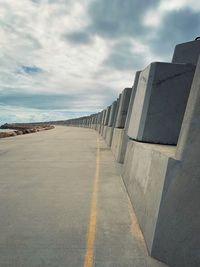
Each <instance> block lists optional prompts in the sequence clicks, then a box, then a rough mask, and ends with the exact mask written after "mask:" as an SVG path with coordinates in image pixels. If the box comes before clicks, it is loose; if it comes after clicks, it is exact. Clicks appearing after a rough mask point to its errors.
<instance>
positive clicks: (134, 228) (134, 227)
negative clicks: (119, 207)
mask: <svg viewBox="0 0 200 267" xmlns="http://www.w3.org/2000/svg"><path fill="white" fill-rule="evenodd" d="M128 210H129V215H130V218H131V232H132V234H133V236H134V237H135V238H136V240H138V241H144V236H143V234H142V231H141V229H140V226H139V223H138V220H137V217H136V215H135V212H134V210H133V207H132V204H131V201H130V199H129V197H128Z"/></svg>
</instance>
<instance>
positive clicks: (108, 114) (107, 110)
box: [104, 106, 111, 126]
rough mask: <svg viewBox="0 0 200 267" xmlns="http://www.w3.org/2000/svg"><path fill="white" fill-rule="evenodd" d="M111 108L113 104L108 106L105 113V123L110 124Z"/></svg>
mask: <svg viewBox="0 0 200 267" xmlns="http://www.w3.org/2000/svg"><path fill="white" fill-rule="evenodd" d="M110 110H111V106H109V107H107V109H106V114H105V120H104V125H106V126H107V125H108V121H109V117H110Z"/></svg>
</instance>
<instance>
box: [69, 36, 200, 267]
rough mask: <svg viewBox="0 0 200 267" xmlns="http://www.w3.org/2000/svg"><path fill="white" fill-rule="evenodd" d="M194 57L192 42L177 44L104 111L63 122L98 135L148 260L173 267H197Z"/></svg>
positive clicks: (199, 47) (199, 120) (199, 89)
mask: <svg viewBox="0 0 200 267" xmlns="http://www.w3.org/2000/svg"><path fill="white" fill-rule="evenodd" d="M199 55H200V41H198V40H197V41H192V42H188V43H183V44H180V45H177V46H176V48H175V51H174V55H173V60H172V63H165V62H154V63H151V64H150V65H149V66H147V67H146V68H145V69H144V70H142V71H138V72H136V75H135V81H134V84H133V86H132V87H131V88H125V89H124V90H123V91H122V93H121V94H120V95H119V97H118V99H117V100H115V101H114V102H113V103H112V104H111V105H110V106H108V107H107V108H106V109H104V110H102V111H101V112H99V113H97V114H92V115H91V116H87V117H83V118H77V119H72V120H68V121H67V124H68V125H71V126H78V127H87V128H92V129H95V130H96V131H98V132H99V134H100V135H102V137H103V138H104V139H105V141H106V143H107V145H108V146H109V147H111V150H112V152H113V154H114V157H115V159H116V161H117V162H119V163H123V173H122V177H123V180H124V183H125V185H126V188H127V191H128V194H129V196H130V199H131V202H132V205H133V207H134V209H135V212H136V215H137V218H138V221H139V224H140V227H141V229H142V232H143V234H144V238H145V241H146V244H147V247H148V251H149V254H150V255H151V256H153V257H155V258H157V259H159V260H161V261H163V262H165V263H167V264H168V265H169V266H172V267H173V266H174V267H189V266H190V267H193V266H194V267H198V266H200V208H199V205H200V163H199V159H200V59H199Z"/></svg>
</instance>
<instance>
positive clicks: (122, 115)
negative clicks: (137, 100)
mask: <svg viewBox="0 0 200 267" xmlns="http://www.w3.org/2000/svg"><path fill="white" fill-rule="evenodd" d="M131 91H132V88H125V89H124V90H123V92H122V95H121V99H120V102H119V110H118V114H117V119H116V124H115V127H116V128H124V125H125V123H126V116H127V112H128V107H129V102H130V97H131Z"/></svg>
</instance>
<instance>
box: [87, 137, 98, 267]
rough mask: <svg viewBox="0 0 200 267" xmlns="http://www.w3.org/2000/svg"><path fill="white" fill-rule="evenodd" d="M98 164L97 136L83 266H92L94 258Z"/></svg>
mask: <svg viewBox="0 0 200 267" xmlns="http://www.w3.org/2000/svg"><path fill="white" fill-rule="evenodd" d="M99 165H100V144H99V138H98V137H97V152H96V171H95V176H94V185H93V192H92V200H91V210H90V222H89V225H88V232H87V250H86V254H85V260H84V267H92V265H93V258H94V241H95V234H96V222H97V191H98V181H99Z"/></svg>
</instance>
